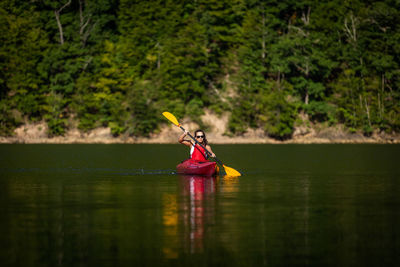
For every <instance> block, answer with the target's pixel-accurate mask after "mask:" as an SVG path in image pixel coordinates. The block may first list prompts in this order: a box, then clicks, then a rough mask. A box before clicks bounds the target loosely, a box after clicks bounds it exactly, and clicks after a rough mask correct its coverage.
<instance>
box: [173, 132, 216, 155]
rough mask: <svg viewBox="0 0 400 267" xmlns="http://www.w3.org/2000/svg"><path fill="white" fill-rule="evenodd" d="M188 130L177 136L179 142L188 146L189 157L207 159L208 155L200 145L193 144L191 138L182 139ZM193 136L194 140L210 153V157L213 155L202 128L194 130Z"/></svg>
mask: <svg viewBox="0 0 400 267" xmlns="http://www.w3.org/2000/svg"><path fill="white" fill-rule="evenodd" d="M188 133H189V132H188V131H186V130H185V132H184V133H183V134H182V135H181V136H180V137H179V139H178V141H179V143H181V144H183V145H185V146H188V147H190V158H191V159H193V160H197V161H207V158H208V155H207V152H206V151H205V150H204V148H202V147H201V146H200V145H198V144H195V142H194V141H192V140H187V139H184V138H185V136H186V135H187V134H188ZM194 138H195V139H196V141H197V142H198V143H199V144H201V145H202V146H203V147H205V148H206V149H207V150H208V151H209V152H210V153H211V157H215V154H214V153H213V152H212V150H211V147H210V145H209V144H208V141H207V138H206V134H205V133H204V131H203V130H197V131H195V132H194Z"/></svg>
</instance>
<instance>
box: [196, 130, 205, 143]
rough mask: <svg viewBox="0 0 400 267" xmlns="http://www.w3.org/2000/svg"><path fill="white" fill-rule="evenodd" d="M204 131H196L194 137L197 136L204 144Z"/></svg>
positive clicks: (197, 139)
mask: <svg viewBox="0 0 400 267" xmlns="http://www.w3.org/2000/svg"><path fill="white" fill-rule="evenodd" d="M204 137H205V136H204V133H203V132H202V131H199V132H196V135H195V136H194V138H196V141H197V142H199V143H200V144H202V143H203V142H204Z"/></svg>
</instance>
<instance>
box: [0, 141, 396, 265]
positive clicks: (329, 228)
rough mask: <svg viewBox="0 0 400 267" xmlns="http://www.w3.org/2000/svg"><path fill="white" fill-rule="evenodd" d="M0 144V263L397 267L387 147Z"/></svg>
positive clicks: (392, 159)
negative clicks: (231, 173) (201, 172)
mask: <svg viewBox="0 0 400 267" xmlns="http://www.w3.org/2000/svg"><path fill="white" fill-rule="evenodd" d="M213 150H214V152H216V154H217V155H218V156H219V158H220V159H221V160H222V161H224V163H225V164H227V165H228V166H230V167H233V168H235V169H238V170H239V171H241V172H242V173H243V176H242V177H240V178H239V179H237V178H233V179H223V178H204V177H182V176H178V175H176V174H174V166H175V165H176V164H177V163H178V162H179V161H181V160H183V159H184V158H185V157H186V156H187V153H188V151H186V148H185V147H183V146H179V145H0V216H1V217H0V218H1V219H0V245H1V251H0V266H157V265H162V266H212V265H223V266H260V265H261V266H292V265H299V266H399V264H400V224H399V223H400V182H399V180H400V146H399V145H232V146H231V145H229V146H228V145H226V146H222V145H221V146H213Z"/></svg>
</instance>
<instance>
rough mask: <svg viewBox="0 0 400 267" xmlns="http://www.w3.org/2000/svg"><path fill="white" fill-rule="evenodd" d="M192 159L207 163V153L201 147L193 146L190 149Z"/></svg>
mask: <svg viewBox="0 0 400 267" xmlns="http://www.w3.org/2000/svg"><path fill="white" fill-rule="evenodd" d="M190 158H191V159H193V160H198V161H207V157H206V151H205V150H204V148H202V147H201V146H199V145H197V144H196V145H192V146H191V147H190Z"/></svg>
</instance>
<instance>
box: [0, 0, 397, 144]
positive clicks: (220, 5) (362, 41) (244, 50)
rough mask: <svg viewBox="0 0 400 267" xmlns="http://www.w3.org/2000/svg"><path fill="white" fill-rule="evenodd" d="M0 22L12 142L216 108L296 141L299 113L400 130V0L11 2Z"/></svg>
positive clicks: (2, 104) (353, 128) (233, 119)
mask: <svg viewBox="0 0 400 267" xmlns="http://www.w3.org/2000/svg"><path fill="white" fill-rule="evenodd" d="M0 20H1V21H0V27H1V29H0V32H1V35H0V38H1V42H0V135H1V136H11V135H13V131H14V129H15V128H16V127H18V126H20V125H23V124H26V123H35V122H41V121H45V122H46V123H47V125H48V127H49V132H48V135H49V137H52V136H60V135H64V134H65V133H66V131H68V129H71V128H73V127H77V128H78V129H80V130H81V131H83V132H87V131H90V130H92V129H95V128H97V127H109V128H110V129H111V132H112V134H113V135H114V136H121V135H127V136H149V134H151V133H152V132H154V131H157V129H159V127H160V126H161V125H162V124H166V123H168V122H166V121H165V119H164V118H163V117H162V116H161V115H160V114H161V112H162V111H169V112H171V113H173V114H175V115H176V116H177V117H179V118H182V117H185V116H187V117H189V118H190V119H191V120H193V121H195V122H197V123H198V124H199V125H201V126H204V127H207V126H206V125H204V124H203V123H202V121H201V119H200V116H201V115H202V114H203V113H204V110H205V109H209V110H212V111H213V112H215V113H216V114H225V113H228V114H229V122H228V127H227V129H228V130H227V133H226V134H227V135H230V136H235V135H242V134H243V133H245V132H246V131H247V130H248V129H251V128H254V129H262V130H263V131H264V132H265V134H266V135H267V136H270V137H272V138H276V139H279V140H284V139H288V138H291V136H292V134H293V131H294V127H295V124H296V122H297V121H298V120H299V116H300V114H303V115H305V116H307V118H309V120H310V122H315V123H322V124H325V125H327V126H332V125H338V124H341V125H344V127H345V128H346V129H347V130H348V131H349V132H351V133H355V132H360V133H363V134H364V135H365V136H370V135H371V134H372V133H373V132H374V131H377V132H385V133H399V132H400V70H399V63H400V2H399V1H397V0H383V1H358V0H329V1H327V0H323V1H316V0H314V1H311V0H305V1H298V0H297V1H295V0H284V1H281V0H268V1H262V0H247V1H246V0H165V1H162V0H148V1H133V0H97V1H93V0H59V1H53V0H30V1H26V0H25V1H23V0H2V1H1V2H0Z"/></svg>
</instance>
